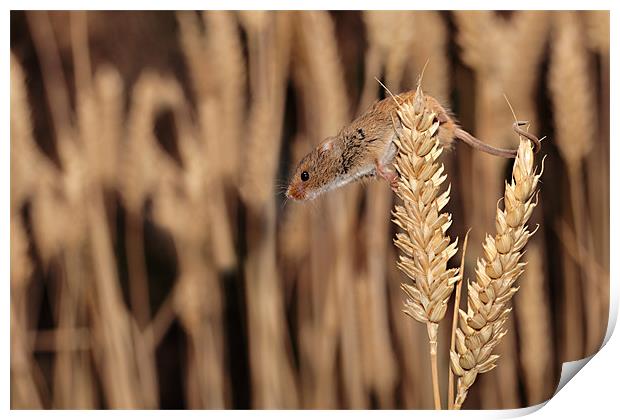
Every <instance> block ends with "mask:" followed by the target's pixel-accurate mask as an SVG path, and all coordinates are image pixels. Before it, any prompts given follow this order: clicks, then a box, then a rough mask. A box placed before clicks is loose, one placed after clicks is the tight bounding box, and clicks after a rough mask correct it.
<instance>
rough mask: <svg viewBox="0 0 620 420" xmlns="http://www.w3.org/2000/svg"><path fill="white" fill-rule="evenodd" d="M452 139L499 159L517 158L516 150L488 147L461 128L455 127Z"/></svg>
mask: <svg viewBox="0 0 620 420" xmlns="http://www.w3.org/2000/svg"><path fill="white" fill-rule="evenodd" d="M454 137H455V138H457V139H458V140H461V141H462V142H464V143H467V144H468V145H470V146H471V147H473V148H474V149H478V150H480V151H482V152H485V153H488V154H490V155H494V156H500V157H505V158H514V157H515V156H517V151H516V150H512V149H502V148H499V147H493V146H489V145H488V144H486V143H485V142H483V141H482V140H479V139H477V138H475V137H474V136H472V135H471V134H469V133H468V132H467V131H465V130H463V129H462V128H458V127H457V129H456V130H455V132H454Z"/></svg>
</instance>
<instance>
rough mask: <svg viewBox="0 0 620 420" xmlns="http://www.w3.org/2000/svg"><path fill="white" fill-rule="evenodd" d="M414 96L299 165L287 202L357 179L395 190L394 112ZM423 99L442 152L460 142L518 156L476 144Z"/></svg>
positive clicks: (386, 103)
mask: <svg viewBox="0 0 620 420" xmlns="http://www.w3.org/2000/svg"><path fill="white" fill-rule="evenodd" d="M415 95H416V91H415V90H410V91H408V92H404V93H401V94H399V95H396V96H392V97H387V98H385V99H383V100H380V101H377V102H376V103H375V104H374V105H372V106H370V108H369V109H368V110H367V111H366V113H364V114H363V115H361V116H359V117H358V118H356V119H355V120H354V121H353V122H351V123H350V124H349V125H347V126H345V127H343V128H342V129H341V130H340V132H339V133H338V134H337V135H336V136H334V137H328V138H327V139H325V141H324V142H323V143H321V144H319V145H318V146H317V147H316V148H315V149H314V150H313V151H311V152H310V153H308V154H307V155H306V156H305V157H304V158H303V159H302V160H301V162H299V164H298V165H297V168H296V169H295V172H294V173H293V175H292V177H291V180H290V182H289V185H288V188H287V190H286V197H287V198H290V199H293V200H299V201H304V200H313V199H314V198H316V197H318V196H319V195H321V194H323V193H325V192H327V191H330V190H333V189H335V188H338V187H341V186H344V185H346V184H349V183H351V182H353V181H356V180H358V179H360V178H365V177H374V176H377V175H378V176H380V177H382V178H384V179H386V180H387V181H389V182H390V183H391V185H392V188H393V189H394V188H395V187H396V181H397V174H396V172H394V171H393V170H391V169H389V168H388V165H389V164H390V163H391V162H392V160H393V159H394V156H395V154H396V150H397V147H396V145H395V144H394V142H393V140H394V138H395V137H396V135H397V134H396V131H395V128H394V119H395V118H396V119H397V117H396V110H397V107H398V106H399V105H400V104H402V103H403V102H405V101H412V100H413V99H414V98H415ZM424 98H425V100H426V103H427V105H428V106H429V107H430V108H431V109H432V110H433V112H434V113H435V114H436V118H437V121H438V122H439V130H438V134H437V135H438V138H439V142H440V144H442V145H443V146H447V145H449V144H451V143H452V142H453V141H454V139H458V140H461V141H463V142H465V143H467V144H469V145H470V146H472V147H475V148H477V149H479V150H482V151H484V152H487V153H490V154H493V155H497V156H503V157H509V158H511V157H515V156H516V150H509V149H499V148H495V147H491V146H489V145H488V144H486V143H484V142H482V141H480V140H478V139H477V138H475V137H474V136H472V135H471V134H469V133H468V132H467V131H465V130H463V129H461V128H460V127H459V126H458V124H457V123H456V122H455V121H454V119H453V118H452V117H451V116H450V115H449V113H448V112H447V111H446V110H445V109H444V108H443V107H442V106H441V104H440V103H439V102H438V101H437V100H436V99H435V98H433V97H431V96H428V95H425V96H424ZM519 125H520V124H519ZM515 127H516V126H515ZM515 129H516V128H515ZM528 134H529V133H528ZM530 136H531V135H530ZM528 138H531V137H529V136H528Z"/></svg>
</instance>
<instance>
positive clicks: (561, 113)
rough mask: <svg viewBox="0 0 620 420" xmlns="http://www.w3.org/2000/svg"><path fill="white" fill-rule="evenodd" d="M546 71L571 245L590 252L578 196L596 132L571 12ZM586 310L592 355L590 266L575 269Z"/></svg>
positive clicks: (584, 58)
mask: <svg viewBox="0 0 620 420" xmlns="http://www.w3.org/2000/svg"><path fill="white" fill-rule="evenodd" d="M553 23H554V26H553V36H552V39H553V41H554V42H553V43H552V48H551V57H550V66H549V88H550V92H551V100H552V103H553V108H554V127H555V130H556V136H555V140H556V142H557V146H558V149H559V151H560V154H561V155H562V158H563V159H564V161H565V162H566V165H567V169H568V180H569V187H570V208H571V210H572V217H573V223H574V229H575V233H576V237H577V241H578V242H579V243H581V244H584V245H585V249H592V247H593V238H592V232H591V228H590V226H591V221H590V220H588V217H587V214H588V209H587V206H586V204H585V202H584V200H582V199H581V197H584V196H585V195H586V194H587V193H586V187H585V185H584V177H583V175H582V170H583V165H584V162H585V159H586V158H587V157H588V156H589V155H590V154H591V153H592V152H593V149H594V146H595V138H596V137H597V135H598V132H597V131H598V130H597V124H596V122H597V106H596V98H595V91H594V90H593V89H592V85H593V82H592V78H593V77H592V74H591V63H590V56H589V52H588V50H587V48H586V39H585V38H586V37H585V36H584V25H583V22H582V19H581V16H580V15H579V14H577V13H576V12H560V13H557V14H556V15H555V19H554V22H553ZM579 268H580V272H581V274H582V276H583V278H584V279H587V281H585V282H584V289H585V294H586V298H587V301H588V302H589V304H588V305H586V306H585V310H586V314H587V316H586V318H585V319H586V326H587V328H586V332H587V339H586V341H587V343H586V352H587V353H588V354H589V353H591V352H593V351H596V350H597V349H598V347H599V345H600V341H601V340H602V338H603V336H604V319H605V318H606V315H605V314H603V313H601V311H600V308H601V307H602V305H601V299H602V297H601V294H600V292H599V289H600V285H599V278H598V277H597V276H596V274H595V271H594V268H593V267H592V265H591V264H584V265H580V267H579Z"/></svg>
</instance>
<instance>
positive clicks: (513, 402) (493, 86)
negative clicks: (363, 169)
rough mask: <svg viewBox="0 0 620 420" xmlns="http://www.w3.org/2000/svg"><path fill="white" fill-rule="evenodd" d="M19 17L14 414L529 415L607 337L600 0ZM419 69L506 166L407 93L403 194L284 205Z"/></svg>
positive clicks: (376, 189)
mask: <svg viewBox="0 0 620 420" xmlns="http://www.w3.org/2000/svg"><path fill="white" fill-rule="evenodd" d="M10 19H11V28H10V33H11V40H10V49H11V58H10V63H11V64H10V65H11V68H10V84H11V98H10V103H11V115H10V122H11V126H10V141H11V168H10V171H11V198H10V210H11V221H10V235H11V236H10V241H11V245H10V251H11V252H10V271H11V283H10V284H11V286H10V293H11V307H10V314H11V318H10V319H11V335H10V338H11V341H10V343H11V350H10V356H11V360H10V367H11V371H10V373H11V377H10V385H11V396H10V397H11V408H13V409H22V408H44V409H50V408H56V409H72V408H82V409H91V408H92V409H95V408H151V409H157V408H191V409H199V408H207V409H211V408H252V409H263V408H287V409H314V408H322V409H349V408H351V409H353V408H355V409H370V408H380V409H395V408H396V409H432V408H443V409H446V408H463V409H499V408H519V407H525V406H530V405H534V404H538V403H540V402H543V401H545V400H547V399H549V398H550V397H551V396H552V395H553V392H554V390H555V388H556V385H557V383H558V380H559V376H560V369H561V365H562V362H564V361H571V360H576V359H580V358H583V357H585V356H587V355H591V354H593V353H594V352H595V351H597V350H598V348H599V347H600V345H601V343H602V340H603V337H604V335H605V331H606V327H607V319H608V306H609V187H610V182H609V126H610V114H609V79H610V74H609V69H610V64H609V60H610V55H609V24H610V20H609V12H606V11H597V12H588V11H585V12H572V11H562V12H546V11H514V12H494V11H454V12H450V11H441V12H439V11H392V12H381V11H347V12H327V11H278V12H259V11H235V12H232V11H207V12H189V11H184V12H155V11H151V12H111V11H100V12H79V11H74V12H45V11H39V12H31V11H28V12H23V11H12V12H11V16H10ZM425 64H426V68H425V70H424V75H423V78H422V79H421V82H420V86H419V88H420V89H421V90H422V91H423V92H424V93H426V94H429V95H432V96H433V97H435V98H437V99H439V100H440V101H441V103H443V104H444V105H446V106H447V107H448V108H450V110H451V111H452V113H453V114H454V116H455V117H456V118H457V120H458V121H459V123H460V125H461V127H463V128H464V129H465V130H467V131H468V132H470V133H472V134H474V135H475V136H476V137H478V138H480V139H483V140H484V141H485V142H487V143H488V144H490V145H493V146H495V147H502V148H509V149H517V148H518V150H519V152H518V153H519V154H518V156H517V157H516V159H507V158H500V157H496V156H489V155H486V154H483V153H481V152H479V151H477V150H474V149H472V148H470V147H468V146H467V145H465V144H463V143H456V144H454V145H453V146H452V147H448V148H445V149H443V148H442V145H441V144H440V143H439V142H438V141H437V135H436V130H437V129H438V128H437V127H438V125H437V124H438V123H436V122H434V121H435V120H434V119H433V117H434V116H435V115H434V114H433V113H432V110H430V108H428V106H427V105H426V104H425V102H424V101H422V100H421V99H420V98H421V97H422V96H420V95H418V96H416V98H418V99H416V100H415V101H412V102H409V103H403V104H402V105H401V106H399V107H398V110H397V112H395V113H394V114H393V115H392V117H393V118H395V119H396V120H397V121H398V122H400V124H401V126H402V131H399V133H400V134H399V136H398V140H397V141H396V140H395V145H397V146H398V154H397V155H396V158H395V160H394V164H395V165H394V166H395V173H397V174H398V186H397V188H395V189H396V192H392V190H391V189H390V184H389V183H388V182H385V181H384V180H364V181H362V182H357V183H353V184H351V185H348V186H346V187H343V188H340V189H337V190H334V191H330V192H328V193H325V194H323V195H321V196H320V197H318V198H317V199H315V200H312V201H309V202H296V201H294V200H287V199H286V197H285V193H284V192H285V190H286V186H287V184H288V182H289V176H290V174H291V173H292V171H293V170H294V169H295V166H296V164H297V162H299V161H300V159H301V158H302V157H303V156H304V155H306V154H307V153H308V152H310V151H311V150H312V149H313V148H314V147H316V146H317V145H318V144H320V143H321V142H322V141H323V140H324V139H325V138H327V137H328V136H333V135H336V134H337V133H338V132H339V130H340V129H341V128H342V127H343V126H344V125H346V124H348V123H349V122H350V121H351V120H352V119H353V118H355V117H356V116H358V115H360V114H362V113H363V112H364V111H365V110H366V109H368V107H369V106H370V105H371V104H373V103H374V102H375V101H376V100H378V99H382V98H386V97H389V94H388V93H387V92H386V90H385V89H384V88H383V87H382V86H381V84H380V83H379V82H381V83H383V84H384V85H385V86H386V87H387V88H389V90H390V91H391V92H393V93H394V94H398V93H399V92H403V91H407V90H411V89H416V88H417V87H418V85H417V83H418V80H419V78H420V75H421V73H422V69H423V68H424V67H425ZM506 98H507V99H508V101H509V102H510V104H511V105H512V108H513V109H514V113H515V116H513V113H512V112H511V109H510V106H509V104H508V103H507V101H506ZM515 118H518V119H519V120H526V121H529V125H528V126H527V131H528V132H529V133H532V134H534V135H535V136H537V137H540V138H543V140H542V149H541V150H540V152H539V153H534V148H533V147H532V145H531V143H530V142H529V141H528V140H527V139H526V138H525V137H523V136H520V135H519V134H517V133H516V132H515V130H514V129H513V126H512V124H513V121H514V120H515ZM525 129H526V128H525V127H524V130H525ZM470 229H471V230H470ZM469 230H470V231H469ZM468 231H469V235H468V237H467V246H466V247H465V246H464V245H465V240H464V239H465V236H466V233H467V232H468ZM528 239H529V240H528ZM526 242H527V244H526ZM431 248H432V249H431ZM464 249H466V252H463V250H464ZM455 296H460V299H459V304H458V305H457V306H458V308H457V309H459V308H460V311H455V310H454V309H455V308H454V307H455Z"/></svg>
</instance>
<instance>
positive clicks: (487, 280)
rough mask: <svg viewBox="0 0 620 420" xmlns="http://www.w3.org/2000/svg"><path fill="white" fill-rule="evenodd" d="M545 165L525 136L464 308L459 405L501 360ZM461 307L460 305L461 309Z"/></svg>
mask: <svg viewBox="0 0 620 420" xmlns="http://www.w3.org/2000/svg"><path fill="white" fill-rule="evenodd" d="M541 173H542V171H541V172H540V173H538V174H536V172H535V169H534V152H533V150H532V146H531V144H530V142H529V140H525V139H521V142H520V145H519V149H518V154H517V158H516V160H515V163H514V166H513V171H512V182H511V183H510V184H508V183H506V188H505V194H504V207H505V209H504V210H501V209H500V208H499V207H498V208H497V213H496V220H495V226H496V231H497V232H496V235H495V237H492V236H491V235H487V237H486V240H485V241H484V243H483V250H484V256H483V258H479V259H478V261H477V265H476V281H475V282H473V283H468V285H467V294H468V298H467V312H465V311H463V310H460V309H459V327H458V328H457V330H456V351H451V352H450V360H451V366H452V370H453V372H454V374H455V375H457V376H458V381H457V395H456V399H455V402H454V408H456V409H460V408H461V406H462V405H463V402H464V401H465V398H466V397H467V392H468V390H469V388H470V387H471V386H472V385H473V383H474V381H475V380H476V377H477V376H478V374H479V373H485V372H488V371H490V370H491V369H493V368H494V367H495V366H496V361H497V359H498V358H499V356H498V355H495V354H492V353H493V350H494V348H495V346H497V344H498V343H499V341H500V340H501V339H502V337H503V336H504V335H506V333H507V329H506V328H505V325H504V324H505V323H506V320H507V319H508V315H509V314H510V312H511V310H512V308H511V306H510V299H511V297H512V296H513V295H514V294H515V293H516V292H517V290H518V287H513V285H514V283H515V281H516V280H517V278H518V277H519V275H521V273H523V270H524V266H525V263H522V262H520V259H521V256H522V252H521V251H522V249H523V247H524V246H525V244H526V243H527V240H528V239H529V237H530V236H532V235H533V233H530V232H529V230H528V227H527V221H528V220H529V218H530V216H531V215H532V211H533V210H534V207H535V206H536V202H534V200H533V197H534V191H535V190H536V186H537V184H538V180H539V178H540V175H541ZM456 309H458V308H455V310H456Z"/></svg>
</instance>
